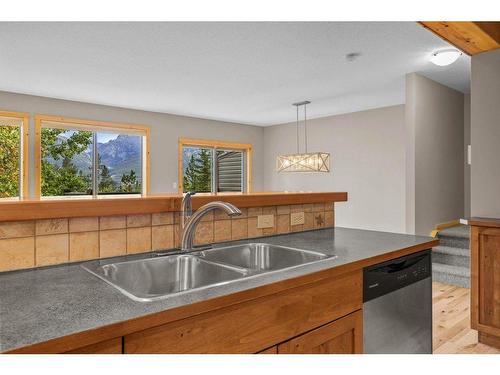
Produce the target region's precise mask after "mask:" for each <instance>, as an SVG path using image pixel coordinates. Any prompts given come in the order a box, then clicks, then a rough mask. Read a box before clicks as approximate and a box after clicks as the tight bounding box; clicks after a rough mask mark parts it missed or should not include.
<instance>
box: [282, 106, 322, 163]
mask: <svg viewBox="0 0 500 375" xmlns="http://www.w3.org/2000/svg"><path fill="white" fill-rule="evenodd" d="M310 103H311V102H310V101H307V100H305V101H303V102H298V103H293V105H294V106H295V107H296V108H297V153H296V154H291V155H279V156H278V158H277V160H276V170H277V171H278V172H330V154H329V153H327V152H307V105H308V104H310ZM299 107H304V144H305V152H304V153H300V149H299Z"/></svg>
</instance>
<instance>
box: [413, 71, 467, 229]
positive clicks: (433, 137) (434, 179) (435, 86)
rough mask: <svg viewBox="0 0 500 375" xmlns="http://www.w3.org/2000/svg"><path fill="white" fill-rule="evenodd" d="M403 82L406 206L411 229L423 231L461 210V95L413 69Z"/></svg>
mask: <svg viewBox="0 0 500 375" xmlns="http://www.w3.org/2000/svg"><path fill="white" fill-rule="evenodd" d="M406 85H407V86H406V90H407V95H406V111H407V112H406V121H407V123H406V130H407V137H406V141H407V151H408V154H407V166H408V164H410V165H409V166H408V169H407V172H408V173H409V176H407V179H406V181H407V183H409V184H411V183H412V181H413V182H414V192H413V194H412V188H411V186H409V187H407V194H408V195H407V197H406V198H407V212H408V214H409V215H411V214H412V211H413V212H414V216H415V219H414V232H415V233H416V234H423V235H428V234H429V233H430V231H431V230H432V229H433V228H434V226H435V225H436V224H438V223H442V222H446V221H450V220H455V219H459V218H461V217H462V216H463V215H464V163H465V152H464V95H463V94H462V93H461V92H458V91H456V90H453V89H451V88H449V87H447V86H444V85H441V84H439V83H437V82H434V81H432V80H430V79H428V78H426V77H423V76H420V75H418V74H416V73H411V74H408V75H407V80H406ZM412 163H413V164H414V166H411V164H412ZM412 174H413V175H412ZM411 229H412V228H411V222H410V223H409V225H408V226H407V230H408V232H410V233H411Z"/></svg>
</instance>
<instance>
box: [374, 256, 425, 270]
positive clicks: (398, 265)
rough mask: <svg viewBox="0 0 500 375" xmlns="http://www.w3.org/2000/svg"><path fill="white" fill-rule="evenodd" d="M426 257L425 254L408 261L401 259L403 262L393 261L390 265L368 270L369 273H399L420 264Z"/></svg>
mask: <svg viewBox="0 0 500 375" xmlns="http://www.w3.org/2000/svg"><path fill="white" fill-rule="evenodd" d="M426 256H427V254H422V255H420V256H416V257H413V258H409V259H403V260H396V261H393V262H392V263H389V264H387V265H383V266H380V267H377V268H373V269H371V270H370V272H380V273H386V274H390V273H394V272H400V271H404V270H406V269H408V268H410V267H412V266H413V265H415V264H417V263H418V262H420V261H421V260H422V259H424V258H425V257H426Z"/></svg>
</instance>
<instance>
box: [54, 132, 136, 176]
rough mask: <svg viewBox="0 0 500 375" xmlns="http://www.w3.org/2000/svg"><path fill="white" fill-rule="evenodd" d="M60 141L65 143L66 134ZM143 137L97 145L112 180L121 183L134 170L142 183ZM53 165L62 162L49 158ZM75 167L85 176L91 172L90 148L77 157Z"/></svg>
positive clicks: (130, 137)
mask: <svg viewBox="0 0 500 375" xmlns="http://www.w3.org/2000/svg"><path fill="white" fill-rule="evenodd" d="M58 138H59V141H60V142H62V141H65V140H66V139H67V138H68V137H67V136H65V135H64V134H61V135H59V136H58ZM141 141H142V140H141V137H139V136H133V135H132V136H131V135H123V134H121V135H119V136H118V137H116V139H111V140H109V141H108V142H105V143H98V144H97V152H98V153H99V156H100V158H101V164H104V165H106V166H107V167H108V168H109V171H110V173H111V177H112V179H113V180H114V181H115V182H117V183H120V181H121V177H122V175H123V174H128V173H130V170H134V171H135V173H136V175H137V179H138V180H139V181H141V179H142V178H141V177H142V170H141V151H142V145H141ZM47 160H49V161H50V162H51V163H53V164H56V165H59V166H60V165H61V160H58V161H55V160H53V159H52V158H51V157H49V158H47ZM72 162H73V164H74V165H75V167H76V168H77V169H79V170H81V171H83V172H84V173H85V174H88V173H90V172H91V168H92V149H91V147H89V148H88V149H87V150H86V151H85V152H83V153H81V154H79V155H76V156H75V157H73V160H72Z"/></svg>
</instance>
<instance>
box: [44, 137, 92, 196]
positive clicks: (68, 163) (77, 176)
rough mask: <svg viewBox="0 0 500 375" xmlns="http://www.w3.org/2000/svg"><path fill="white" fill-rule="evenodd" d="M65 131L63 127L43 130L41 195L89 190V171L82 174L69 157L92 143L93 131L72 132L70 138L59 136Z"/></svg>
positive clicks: (83, 192)
mask: <svg viewBox="0 0 500 375" xmlns="http://www.w3.org/2000/svg"><path fill="white" fill-rule="evenodd" d="M66 132H67V131H66V130H64V129H51V128H44V129H42V133H41V153H42V154H41V157H42V170H41V174H42V195H44V196H54V195H65V194H70V193H77V194H78V193H80V194H89V193H90V192H91V183H90V172H89V174H84V173H83V171H81V170H78V168H76V167H75V165H74V164H73V162H72V160H73V158H74V157H75V156H76V155H81V154H83V153H84V152H85V151H86V150H87V149H88V147H89V146H90V145H91V144H92V132H88V131H75V132H72V133H71V135H70V136H69V137H62V136H61V135H62V134H63V133H66Z"/></svg>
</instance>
